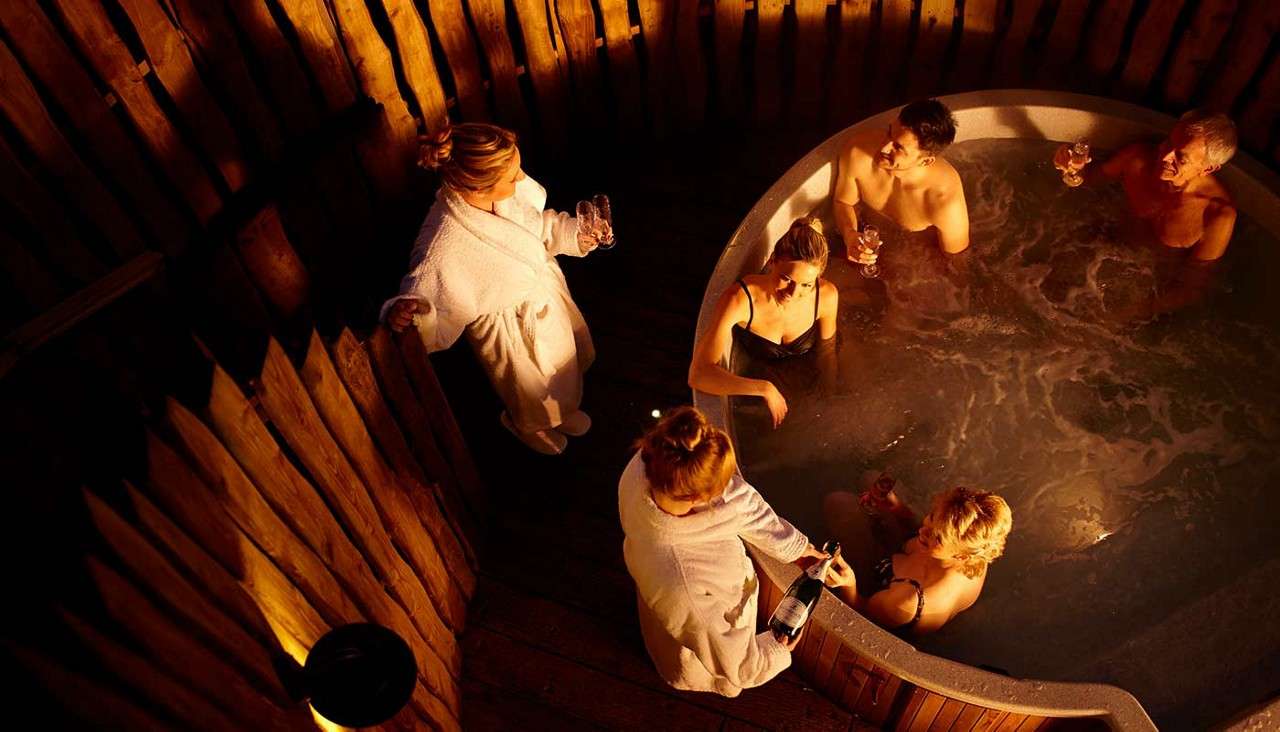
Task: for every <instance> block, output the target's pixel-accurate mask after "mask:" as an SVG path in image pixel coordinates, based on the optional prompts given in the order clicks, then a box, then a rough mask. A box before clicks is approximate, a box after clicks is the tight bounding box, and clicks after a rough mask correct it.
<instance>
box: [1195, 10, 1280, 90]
mask: <svg viewBox="0 0 1280 732" xmlns="http://www.w3.org/2000/svg"><path fill="white" fill-rule="evenodd" d="M1241 13H1242V17H1241V19H1240V21H1239V22H1237V23H1236V25H1235V28H1234V29H1233V30H1232V31H1231V37H1230V38H1229V39H1227V42H1226V43H1225V44H1224V45H1223V49H1222V53H1221V54H1220V56H1221V59H1220V62H1219V63H1216V64H1215V68H1214V69H1213V70H1212V71H1210V72H1209V73H1208V74H1206V75H1205V79H1204V81H1203V82H1202V84H1201V86H1202V87H1203V91H1204V105H1205V106H1206V107H1208V108H1209V109H1213V110H1216V111H1220V112H1230V111H1231V109H1232V108H1233V107H1234V106H1235V104H1236V100H1238V99H1239V98H1240V94H1241V93H1242V92H1243V91H1244V89H1245V87H1246V86H1248V84H1249V80H1250V79H1252V78H1253V76H1254V74H1256V73H1257V72H1258V68H1259V67H1260V66H1261V65H1262V63H1263V61H1264V60H1265V59H1266V54H1267V48H1268V47H1269V46H1270V44H1271V39H1273V38H1275V37H1276V35H1277V34H1280V3H1276V2H1271V1H1270V0H1254V2H1252V3H1250V4H1249V5H1248V7H1246V8H1245V9H1244V10H1242V11H1241Z"/></svg>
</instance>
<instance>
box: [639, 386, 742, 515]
mask: <svg viewBox="0 0 1280 732" xmlns="http://www.w3.org/2000/svg"><path fill="white" fill-rule="evenodd" d="M636 447H637V448H639V450H640V459H641V460H642V461H643V462H644V472H645V476H646V477H647V478H648V479H649V485H650V486H652V487H653V490H654V491H656V492H658V493H661V494H662V495H664V496H666V497H667V498H671V499H674V500H677V501H706V500H710V499H712V498H715V497H716V496H718V495H720V493H721V492H722V491H723V490H724V488H725V486H726V485H728V484H729V478H731V477H732V476H733V473H734V471H735V470H737V469H738V462H737V460H736V459H735V458H734V454H733V445H732V444H730V442H729V436H728V435H727V434H725V432H724V430H721V429H720V428H718V427H716V426H715V425H713V424H711V422H710V421H708V420H707V418H706V416H705V415H704V414H703V413H702V412H699V411H698V410H697V409H696V408H694V407H687V406H686V407H677V408H675V409H673V410H671V411H670V412H667V414H666V415H665V416H663V417H662V419H660V420H658V423H657V424H655V425H654V426H653V427H652V428H651V429H650V430H649V431H648V432H646V433H645V434H644V436H643V437H641V438H640V439H639V440H637V441H636Z"/></svg>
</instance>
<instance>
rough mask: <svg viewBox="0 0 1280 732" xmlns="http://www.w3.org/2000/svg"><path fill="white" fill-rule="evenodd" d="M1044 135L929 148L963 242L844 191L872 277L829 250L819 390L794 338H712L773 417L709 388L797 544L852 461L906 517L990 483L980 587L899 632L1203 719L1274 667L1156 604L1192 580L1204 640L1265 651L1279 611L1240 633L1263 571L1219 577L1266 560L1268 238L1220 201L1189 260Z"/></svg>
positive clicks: (1263, 689) (845, 480) (1271, 292)
mask: <svg viewBox="0 0 1280 732" xmlns="http://www.w3.org/2000/svg"><path fill="white" fill-rule="evenodd" d="M1056 146H1057V143H1051V142H1045V141H1030V140H1012V141H1011V140H999V141H996V140H979V141H972V142H965V143H960V144H957V145H955V146H953V147H952V148H951V149H950V150H949V151H948V153H947V158H948V159H949V160H951V161H952V162H953V164H954V165H955V166H956V168H957V169H958V170H959V172H960V175H961V177H962V179H963V180H964V185H965V195H966V198H967V199H968V205H969V213H970V222H971V237H972V245H971V247H970V249H969V251H967V252H966V253H963V254H960V255H955V256H950V257H948V256H947V255H944V254H942V253H941V252H940V251H939V250H938V247H937V245H936V243H935V238H934V234H933V233H932V232H923V233H910V232H904V231H901V230H900V229H898V228H897V227H895V226H894V225H893V224H892V223H891V222H888V221H885V220H883V219H881V218H880V217H877V216H875V215H874V213H870V214H867V213H863V212H860V215H862V216H864V218H866V219H867V220H868V221H869V222H871V223H873V224H875V225H877V226H879V227H880V229H881V232H882V236H883V238H884V239H885V240H886V242H887V243H888V244H889V246H886V247H884V249H882V250H881V256H880V265H881V275H880V279H878V280H867V279H864V278H862V277H860V276H859V275H858V274H857V273H856V271H855V270H854V268H853V267H852V266H850V265H849V264H847V263H846V262H845V261H844V259H843V258H842V257H832V258H831V265H830V267H829V269H828V272H827V273H826V275H825V276H826V277H827V278H828V279H830V280H831V281H833V282H834V283H835V284H836V285H837V287H838V288H839V289H840V294H841V302H840V314H839V341H838V346H837V353H836V359H835V361H836V363H837V368H838V373H837V378H836V379H834V386H830V382H828V384H827V386H825V387H823V386H820V384H822V383H823V379H820V378H818V371H819V369H820V368H821V366H820V357H818V356H809V357H806V358H805V359H802V360H799V361H794V362H788V363H783V364H759V363H755V364H753V363H750V362H749V361H747V358H746V355H745V354H742V353H735V355H734V365H735V368H736V369H738V370H739V371H741V372H743V373H747V374H750V375H755V376H762V377H765V378H770V379H772V380H774V382H775V383H776V384H777V385H778V386H779V388H780V389H781V390H782V392H783V394H784V395H785V396H786V398H787V400H788V403H789V407H790V411H789V413H788V416H787V419H786V421H785V422H784V423H783V425H782V427H781V428H779V429H778V430H776V431H775V430H772V429H770V427H769V423H768V415H767V411H766V410H765V408H764V405H763V403H762V402H761V401H760V400H758V399H742V398H734V399H733V400H732V420H733V425H734V432H735V437H736V438H737V441H738V449H739V454H740V459H741V462H742V464H743V470H744V472H745V474H746V476H747V477H748V479H750V480H751V481H752V482H753V483H754V484H755V485H756V486H757V487H759V488H760V489H761V491H762V492H763V493H764V494H765V495H766V496H767V497H768V499H769V500H770V502H771V503H772V504H773V505H774V507H775V508H776V509H778V510H779V512H780V513H782V515H784V516H787V517H788V518H790V519H791V520H793V522H795V523H796V524H797V525H798V526H800V528H802V529H803V530H805V531H806V532H807V533H809V534H810V536H811V537H813V538H814V539H815V540H821V537H824V536H826V535H827V533H828V532H827V528H826V526H827V518H828V517H824V516H822V514H821V511H822V505H823V504H822V498H823V496H824V495H825V494H826V493H828V492H830V491H837V490H847V491H856V490H858V487H859V486H858V484H857V482H858V476H859V475H860V474H861V473H862V472H863V471H864V470H867V469H873V470H880V469H885V470H888V471H889V472H891V473H893V474H894V475H895V476H896V477H898V478H899V479H900V486H899V488H898V492H899V494H900V495H901V496H902V498H903V500H904V501H906V502H907V503H908V504H909V505H910V506H911V507H912V508H914V509H915V511H916V512H917V514H920V513H923V512H924V511H927V510H928V505H929V503H928V500H929V497H930V496H931V495H932V494H934V493H936V492H938V491H940V490H942V489H944V488H946V487H948V486H952V485H970V486H975V487H981V488H985V489H988V490H993V491H995V492H997V493H999V494H1000V495H1002V496H1004V497H1005V499H1006V500H1007V501H1008V502H1009V504H1010V506H1011V507H1012V508H1013V513H1014V529H1013V533H1012V535H1011V536H1010V539H1009V542H1008V547H1007V550H1006V554H1005V556H1004V557H1003V558H1001V559H1000V560H999V561H998V562H996V563H995V564H994V565H992V568H991V571H990V573H989V576H988V579H987V583H986V587H985V589H984V594H983V596H982V597H981V599H980V600H979V602H978V603H977V604H976V605H975V606H974V607H973V608H972V609H971V610H969V611H968V612H966V613H965V614H963V615H961V616H959V617H958V618H957V619H955V620H953V621H952V622H951V623H950V624H948V625H947V626H946V627H944V628H943V629H942V630H941V631H940V632H938V633H937V634H934V635H932V636H927V637H925V638H923V639H920V641H919V646H920V647H921V649H922V650H926V651H928V652H931V653H935V654H937V655H942V656H947V657H950V658H954V659H956V660H960V661H964V662H967V663H970V664H974V665H983V664H986V665H991V666H995V667H998V668H1003V669H1007V670H1008V671H1009V672H1011V673H1013V674H1014V675H1017V676H1024V677H1035V678H1043V679H1054V680H1077V681H1104V682H1109V683H1115V684H1117V685H1119V686H1121V687H1124V688H1126V689H1128V690H1130V691H1132V692H1134V693H1135V695H1137V696H1138V698H1139V700H1140V701H1142V702H1143V703H1144V705H1146V706H1147V708H1148V709H1149V711H1151V712H1152V714H1153V717H1155V718H1156V721H1157V722H1160V723H1162V727H1163V726H1165V725H1166V724H1173V725H1174V726H1175V727H1179V726H1181V725H1182V724H1192V725H1193V726H1194V725H1196V724H1199V723H1201V722H1204V723H1209V722H1213V721H1218V719H1219V718H1213V715H1215V714H1219V713H1225V712H1226V711H1230V710H1231V709H1232V708H1233V707H1230V706H1227V707H1225V708H1223V705H1224V704H1231V703H1235V704H1236V707H1238V706H1243V705H1245V704H1247V703H1251V702H1253V701H1256V700H1257V699H1256V698H1250V697H1248V695H1249V694H1256V695H1257V697H1259V698H1260V697H1261V696H1264V695H1265V694H1266V693H1267V692H1269V691H1271V690H1273V689H1274V688H1276V687H1278V686H1280V664H1277V663H1276V662H1271V663H1270V665H1269V666H1268V665H1267V664H1263V667H1264V668H1269V669H1270V672H1269V675H1268V672H1264V673H1261V674H1256V676H1261V677H1262V678H1253V677H1251V678H1249V680H1248V681H1247V683H1244V682H1241V681H1240V674H1239V673H1238V669H1237V666H1238V665H1239V664H1241V663H1244V661H1234V660H1231V659H1225V658H1207V659H1183V658H1182V656H1181V655H1180V650H1179V649H1180V648H1182V647H1184V645H1185V644H1180V643H1179V641H1178V639H1179V638H1180V637H1185V634H1186V633H1187V632H1189V631H1188V630H1187V629H1185V628H1178V627H1172V626H1171V625H1170V624H1171V623H1172V622H1173V619H1174V618H1175V617H1177V615H1178V610H1179V609H1181V608H1186V607H1190V606H1192V605H1193V604H1195V603H1197V602H1202V601H1204V600H1205V598H1216V601H1215V602H1213V603H1212V605H1213V607H1216V608H1218V612H1219V615H1220V617H1219V618H1218V620H1216V621H1215V622H1214V623H1213V624H1211V625H1208V626H1206V627H1199V628H1197V629H1196V632H1197V633H1210V634H1214V638H1215V641H1214V643H1216V645H1215V644H1214V643H1210V644H1209V647H1216V648H1223V649H1225V648H1236V647H1237V646H1238V645H1239V643H1238V642H1237V640H1236V639H1237V638H1238V637H1239V636H1240V634H1241V633H1246V632H1247V633H1249V634H1250V642H1251V644H1253V645H1251V648H1253V647H1256V646H1258V645H1259V644H1260V645H1261V649H1260V650H1261V652H1265V653H1269V654H1270V656H1271V657H1280V628H1273V629H1270V630H1267V631H1266V632H1263V633H1261V634H1260V633H1259V632H1258V630H1257V628H1256V627H1254V626H1255V625H1256V624H1257V619H1251V618H1250V617H1249V616H1248V614H1247V613H1246V612H1245V611H1244V610H1242V609H1241V608H1244V607H1248V606H1249V604H1250V602H1253V601H1257V600H1258V598H1259V597H1261V596H1262V595H1263V594H1267V593H1270V592H1271V588H1272V587H1274V585H1273V584H1272V583H1266V584H1263V585H1261V586H1252V587H1251V586H1249V585H1247V584H1242V583H1241V582H1239V581H1237V580H1238V578H1241V577H1243V576H1245V575H1246V574H1247V573H1249V572H1251V571H1252V570H1254V569H1255V568H1257V567H1263V566H1271V564H1272V563H1273V561H1275V560H1280V533H1278V532H1277V529H1276V528H1275V523H1274V520H1273V517H1275V516H1277V515H1280V512H1278V509H1280V499H1278V498H1277V495H1278V494H1277V493H1276V491H1274V490H1272V488H1273V487H1274V486H1276V484H1277V482H1278V479H1280V412H1278V410H1277V405H1280V370H1277V368H1276V366H1277V364H1278V363H1280V359H1277V355H1280V302H1278V300H1280V296H1278V295H1277V293H1276V292H1275V288H1268V287H1267V280H1268V279H1269V277H1268V275H1280V261H1278V260H1280V242H1277V241H1275V239H1274V238H1271V237H1269V236H1268V235H1267V234H1266V233H1265V232H1264V231H1263V230H1262V229H1261V228H1260V227H1258V226H1257V225H1255V224H1253V223H1252V222H1251V221H1249V220H1248V217H1247V216H1241V218H1240V221H1239V223H1238V224H1237V231H1236V235H1235V239H1234V240H1233V243H1232V245H1231V249H1230V250H1229V252H1228V256H1227V258H1226V260H1225V261H1224V262H1222V263H1219V264H1218V265H1216V266H1214V267H1213V268H1209V269H1205V268H1197V267H1194V266H1189V265H1188V264H1187V261H1186V259H1187V253H1186V252H1183V251H1170V250H1167V249H1165V248H1164V247H1161V246H1159V245H1158V244H1154V243H1152V242H1151V241H1150V240H1149V237H1148V236H1147V235H1146V234H1144V233H1143V232H1142V231H1141V229H1139V228H1138V227H1136V226H1134V225H1132V223H1131V222H1130V221H1129V219H1128V217H1127V215H1126V212H1125V205H1124V200H1123V193H1122V192H1121V191H1120V190H1119V188H1118V187H1097V186H1094V185H1088V186H1084V187H1081V188H1074V189H1073V188H1067V187H1065V186H1063V185H1062V182H1061V180H1060V179H1059V176H1058V175H1057V172H1056V171H1055V170H1054V169H1053V167H1052V165H1051V163H1050V162H1049V161H1050V160H1051V159H1052V155H1053V151H1054V149H1055V148H1056ZM1105 157H1106V153H1104V152H1095V153H1094V158H1095V159H1105ZM1271 279H1272V281H1274V277H1271ZM1163 311H1167V312H1163ZM1276 566H1277V567H1280V562H1276ZM860 579H862V580H863V581H869V580H870V578H865V579H864V578H860ZM1264 622H1265V621H1264ZM1270 624H1271V625H1273V626H1275V625H1278V624H1276V623H1270ZM1223 655H1226V654H1223ZM1258 655H1259V650H1254V651H1253V652H1251V653H1246V654H1245V656H1246V657H1247V658H1256V657H1257V656H1258ZM1264 657H1265V656H1264ZM1153 667H1154V668H1158V669H1160V670H1161V673H1160V674H1157V675H1155V676H1153V675H1151V674H1150V673H1149V672H1146V671H1143V670H1142V669H1148V668H1153ZM1253 668H1254V669H1257V665H1256V664H1255V665H1254V667H1253ZM1157 677H1158V678H1157ZM1188 700H1195V701H1191V702H1189V701H1188ZM1188 705H1190V706H1188ZM1188 720H1191V721H1188Z"/></svg>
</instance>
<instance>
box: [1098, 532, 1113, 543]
mask: <svg viewBox="0 0 1280 732" xmlns="http://www.w3.org/2000/svg"><path fill="white" fill-rule="evenodd" d="M1114 533H1116V532H1114V531H1104V532H1102V533H1101V534H1098V538H1096V539H1094V540H1093V543H1094V544H1097V543H1098V542H1100V541H1102V540H1103V539H1105V538H1107V537H1108V536H1111V535H1112V534H1114Z"/></svg>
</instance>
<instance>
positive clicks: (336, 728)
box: [307, 704, 351, 732]
mask: <svg viewBox="0 0 1280 732" xmlns="http://www.w3.org/2000/svg"><path fill="white" fill-rule="evenodd" d="M307 709H310V710H311V717H312V718H313V719H315V720H316V726H317V727H319V728H320V729H322V730H324V731H325V732H346V730H350V729H351V728H350V727H343V726H342V725H340V724H334V723H333V722H330V721H329V720H327V719H325V718H324V717H322V716H320V712H317V711H316V710H315V708H314V707H312V706H311V705H310V704H308V705H307Z"/></svg>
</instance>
